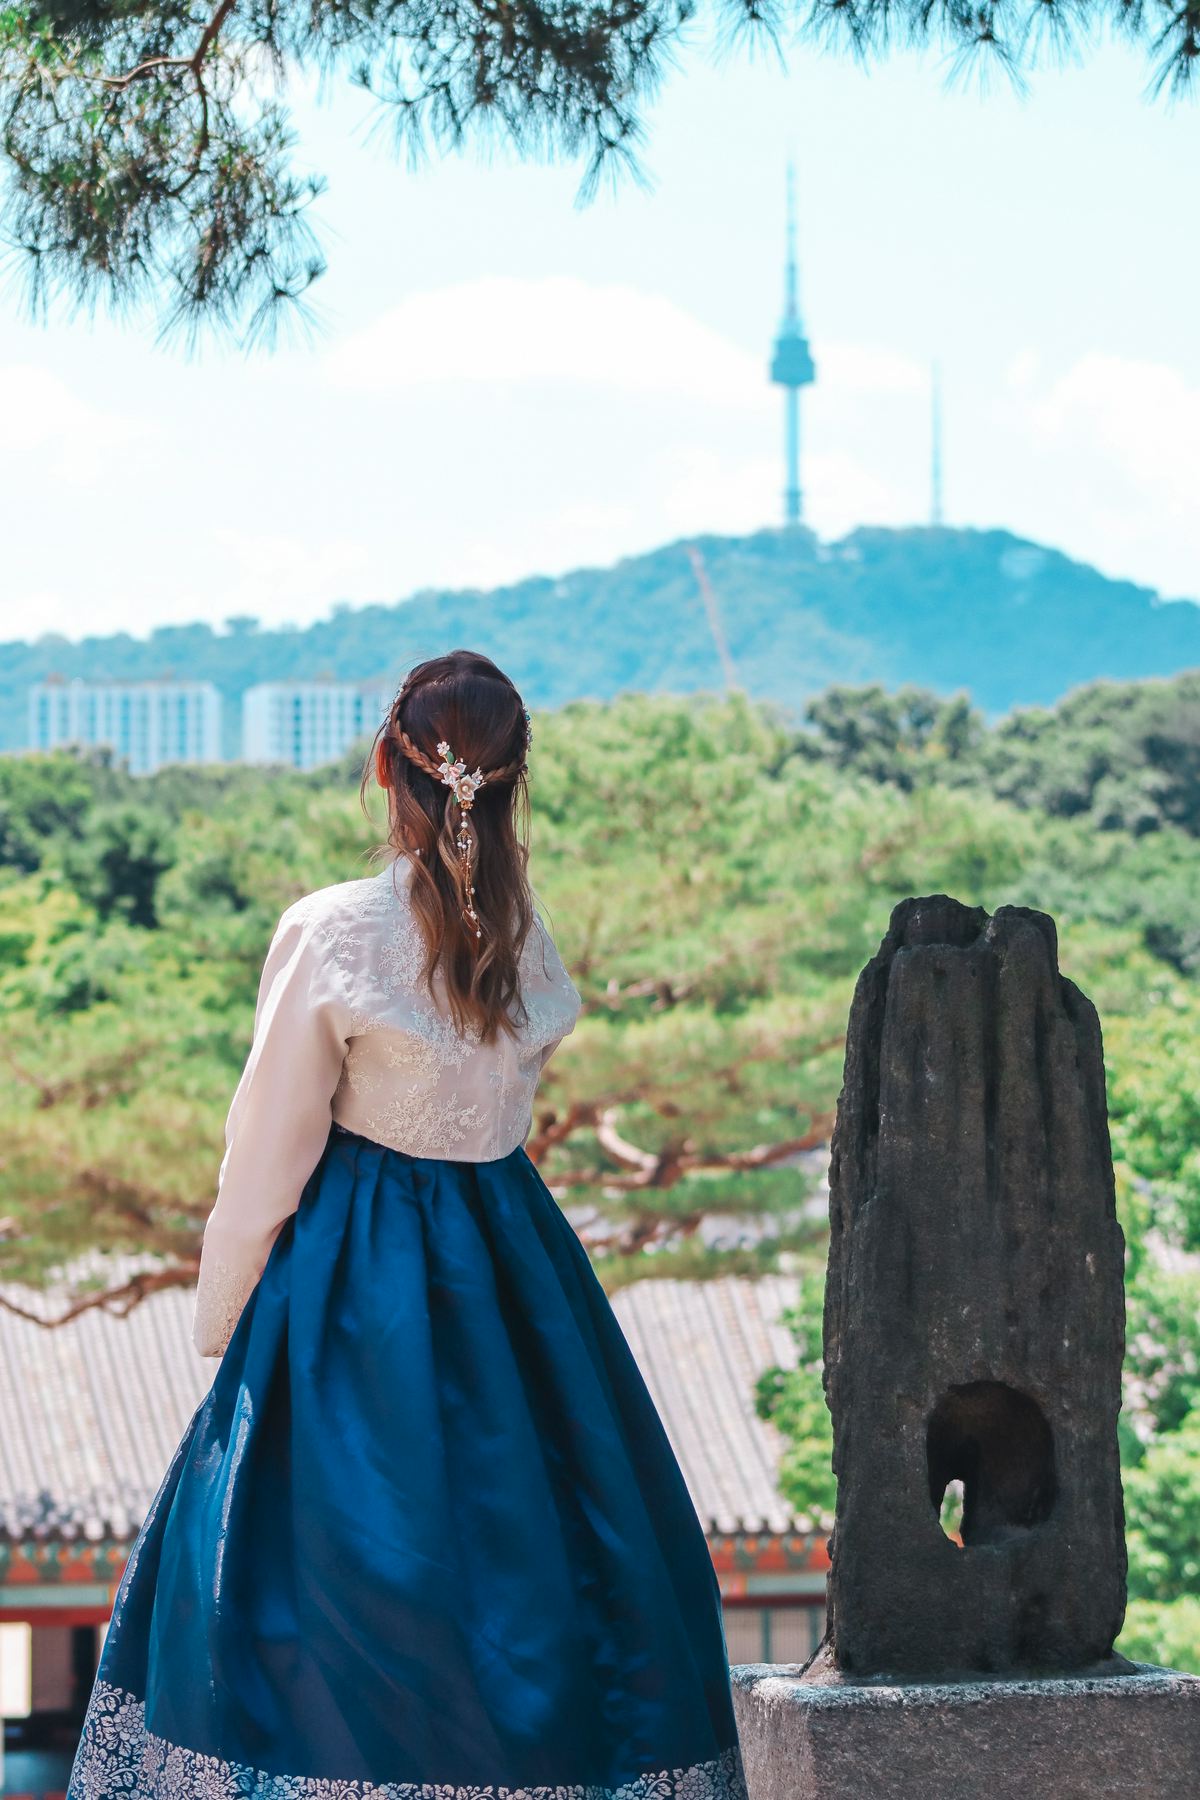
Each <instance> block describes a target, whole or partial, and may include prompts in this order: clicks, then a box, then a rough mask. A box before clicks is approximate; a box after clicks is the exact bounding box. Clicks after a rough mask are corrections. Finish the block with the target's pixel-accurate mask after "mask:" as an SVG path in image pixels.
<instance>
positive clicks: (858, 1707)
mask: <svg viewBox="0 0 1200 1800" xmlns="http://www.w3.org/2000/svg"><path fill="white" fill-rule="evenodd" d="M1123 1248H1124V1247H1123V1242H1122V1237H1121V1231H1120V1227H1119V1226H1118V1224H1117V1218H1116V1208H1115V1201H1114V1192H1113V1173H1112V1158H1111V1152H1110V1148H1109V1140H1108V1123H1107V1114H1106V1109H1105V1087H1104V1061H1103V1055H1102V1049H1101V1039H1100V1026H1099V1021H1098V1019H1097V1017H1096V1012H1095V1009H1094V1007H1093V1006H1092V1005H1091V1004H1090V1002H1089V1001H1088V1000H1087V999H1086V998H1085V997H1084V995H1083V994H1081V993H1080V991H1079V990H1078V988H1076V987H1075V986H1074V985H1073V984H1072V983H1071V982H1069V981H1067V980H1065V979H1064V978H1063V977H1062V976H1061V975H1060V974H1059V971H1058V961H1057V944H1056V937H1055V930H1054V924H1053V921H1052V920H1051V919H1049V918H1047V917H1046V916H1045V915H1044V914H1042V913H1037V912H1031V911H1027V910H1026V909H1024V908H1021V907H1002V908H1000V909H999V911H997V913H996V915H995V917H989V916H988V914H987V913H985V912H984V911H983V910H982V909H979V908H974V909H973V908H970V907H966V906H962V905H960V904H959V902H958V901H955V900H951V899H949V898H947V897H946V896H945V895H934V896H933V897H931V898H928V899H922V900H907V901H905V902H904V903H903V904H902V905H900V906H898V907H897V908H896V910H895V912H894V913H893V915H892V920H891V924H890V926H889V929H888V932H887V936H886V937H885V938H884V940H883V943H882V945H881V946H880V949H879V952H878V954H877V955H876V956H875V957H874V958H873V959H872V961H871V962H870V963H869V964H868V965H867V967H866V968H865V969H864V970H863V973H862V975H861V976H860V978H859V982H858V986H857V989H856V991H855V996H854V1002H853V1006H852V1008H851V1013H850V1024H849V1032H848V1036H847V1045H846V1069H845V1082H844V1086H843V1090H842V1095H841V1099H840V1101H839V1105H838V1117H837V1125H836V1128H835V1131H834V1138H833V1158H832V1164H831V1170H830V1246H829V1273H828V1281H827V1286H826V1297H825V1381H826V1396H827V1399H828V1401H829V1408H830V1412H831V1414H832V1419H833V1435H834V1468H835V1471H836V1473H837V1478H838V1490H837V1507H836V1515H835V1527H834V1532H833V1536H832V1538H831V1540H830V1553H831V1565H832V1566H831V1573H830V1580H829V1628H828V1635H827V1638H826V1642H825V1644H824V1646H823V1647H822V1650H821V1651H819V1652H818V1654H817V1656H816V1657H815V1658H814V1659H813V1661H812V1662H811V1663H810V1664H808V1665H805V1666H804V1667H803V1668H796V1669H790V1670H789V1669H781V1668H770V1667H750V1668H744V1669H739V1670H736V1671H735V1703H736V1706H737V1712H738V1723H739V1730H740V1732H741V1735H742V1745H743V1754H744V1757H745V1762H746V1771H747V1778H748V1781H749V1785H750V1795H751V1800H867V1797H869V1800H891V1797H893V1796H895V1797H896V1800H940V1797H941V1796H942V1795H949V1794H953V1793H972V1794H975V1793H979V1794H986V1795H987V1796H988V1800H1006V1797H1007V1796H1010V1795H1011V1796H1012V1797H1013V1800H1016V1797H1017V1796H1021V1797H1022V1800H1025V1797H1026V1796H1028V1795H1029V1794H1030V1793H1042V1794H1045V1795H1048V1796H1053V1797H1054V1800H1076V1797H1078V1800H1096V1797H1098V1796H1101V1795H1104V1796H1107V1795H1112V1796H1114V1797H1115V1796H1117V1795H1120V1796H1122V1797H1123V1800H1185V1796H1193V1797H1194V1796H1196V1795H1200V1680H1195V1679H1193V1678H1190V1677H1187V1676H1182V1675H1174V1674H1171V1673H1170V1672H1169V1671H1164V1670H1153V1669H1148V1668H1144V1667H1136V1668H1135V1667H1134V1665H1132V1664H1130V1663H1128V1662H1126V1661H1125V1660H1124V1659H1123V1658H1121V1657H1118V1656H1115V1655H1114V1654H1113V1641H1114V1639H1115V1637H1116V1635H1117V1633H1118V1631H1119V1630H1120V1627H1121V1621H1122V1617H1123V1613H1124V1606H1125V1544H1124V1523H1123V1515H1122V1502H1121V1477H1120V1465H1119V1460H1118V1452H1117V1430H1116V1426H1117V1412H1118V1408H1119V1405H1120V1375H1121V1359H1122V1354H1123V1347H1124V1290H1123V1280H1122V1277H1123ZM948 1490H952V1491H955V1492H959V1493H961V1498H962V1517H961V1528H960V1529H957V1530H955V1529H952V1528H951V1529H944V1528H943V1523H942V1510H943V1502H944V1499H945V1496H946V1494H947V1491H948Z"/></svg>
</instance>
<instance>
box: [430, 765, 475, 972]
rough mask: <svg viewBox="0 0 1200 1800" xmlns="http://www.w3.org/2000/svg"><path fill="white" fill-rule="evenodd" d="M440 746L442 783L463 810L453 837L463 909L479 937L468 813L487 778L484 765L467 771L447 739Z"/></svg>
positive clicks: (472, 841) (468, 922) (473, 847)
mask: <svg viewBox="0 0 1200 1800" xmlns="http://www.w3.org/2000/svg"><path fill="white" fill-rule="evenodd" d="M437 749H438V755H439V756H440V757H441V759H442V761H441V766H440V767H439V769H438V774H439V775H440V776H441V779H442V785H443V786H444V787H448V788H449V789H450V790H451V792H452V793H453V795H454V798H455V799H456V800H457V801H458V804H459V807H460V809H461V812H462V817H461V818H460V819H459V822H458V836H457V837H456V838H455V840H454V847H455V849H456V850H457V851H458V881H459V886H460V888H461V889H462V896H463V912H464V913H465V915H466V919H467V925H468V928H469V929H470V930H471V931H473V932H474V933H475V936H476V937H479V936H481V935H482V934H481V932H480V929H479V915H478V913H477V912H476V911H475V881H474V877H473V875H472V873H471V858H472V855H473V852H474V849H475V833H474V831H473V829H472V827H471V821H470V819H469V818H468V817H467V815H468V813H469V812H470V810H471V808H472V806H474V804H475V796H476V794H477V793H478V792H479V790H480V788H481V787H482V786H483V784H484V780H485V779H486V778H485V776H484V774H483V771H482V769H476V771H475V773H474V774H473V775H468V774H467V765H466V763H465V762H463V761H462V760H461V759H457V760H456V758H455V755H454V752H453V750H451V748H450V746H449V744H447V743H445V742H444V741H443V742H442V743H440V744H439V745H438V747H437Z"/></svg>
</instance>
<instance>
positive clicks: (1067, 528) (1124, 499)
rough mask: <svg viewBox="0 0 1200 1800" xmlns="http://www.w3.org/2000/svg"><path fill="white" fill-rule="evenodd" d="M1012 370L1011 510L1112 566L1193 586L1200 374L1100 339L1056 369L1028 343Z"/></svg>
mask: <svg viewBox="0 0 1200 1800" xmlns="http://www.w3.org/2000/svg"><path fill="white" fill-rule="evenodd" d="M1008 373H1009V380H1008V397H1007V401H1006V403H1005V404H1004V406H1003V407H1002V408H1001V409H1000V412H999V414H998V416H999V417H1000V418H1002V419H1003V420H1004V422H1005V423H1006V425H1007V427H1008V429H1009V430H1010V431H1011V432H1012V434H1013V437H1012V441H1013V444H1014V448H1016V449H1017V451H1018V454H1019V455H1021V456H1022V457H1023V459H1024V466H1023V468H1022V469H1021V471H1020V474H1019V475H1018V473H1017V471H1016V470H1015V469H1014V477H1013V484H1012V489H1011V493H1012V496H1013V499H1014V505H1013V509H1012V513H1011V514H1010V517H1009V519H1008V521H1007V522H1008V523H1010V524H1011V525H1012V526H1013V527H1014V529H1016V530H1019V531H1023V532H1026V533H1028V535H1030V536H1031V537H1036V538H1039V539H1040V540H1041V541H1042V542H1044V543H1049V544H1055V545H1057V546H1058V547H1059V548H1061V549H1063V550H1066V551H1067V552H1068V554H1070V555H1073V556H1077V557H1079V558H1081V559H1082V560H1084V561H1086V562H1090V563H1093V564H1095V565H1096V566H1097V567H1099V568H1101V569H1103V570H1105V571H1106V572H1107V573H1109V574H1111V575H1116V576H1126V577H1132V578H1134V579H1137V580H1140V581H1148V582H1151V583H1153V584H1154V585H1156V586H1157V587H1159V588H1160V589H1161V591H1162V592H1164V593H1165V594H1168V595H1172V594H1174V595H1181V596H1188V597H1195V596H1200V548H1198V546H1197V538H1196V531H1195V524H1194V521H1195V517H1196V505H1197V471H1198V470H1200V386H1198V385H1196V384H1195V383H1193V382H1190V381H1189V380H1188V379H1187V377H1186V376H1185V375H1184V374H1182V373H1181V372H1180V370H1178V369H1176V368H1173V367H1172V366H1171V365H1170V364H1167V363H1161V362H1153V361H1151V360H1149V359H1144V358H1135V357H1120V356H1112V355H1107V354H1102V353H1101V352H1099V351H1088V352H1085V353H1084V354H1083V355H1081V356H1079V357H1077V358H1076V359H1075V360H1074V361H1073V362H1071V363H1070V364H1068V365H1067V366H1066V367H1065V368H1063V367H1060V368H1059V369H1058V370H1057V371H1054V370H1050V369H1046V368H1045V367H1044V365H1043V364H1042V363H1041V362H1040V360H1039V359H1038V358H1037V357H1035V356H1034V355H1033V354H1032V352H1023V353H1022V354H1020V355H1019V356H1018V357H1016V358H1015V359H1014V362H1013V363H1012V365H1010V368H1009V372H1008ZM1022 490H1023V491H1022Z"/></svg>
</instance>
